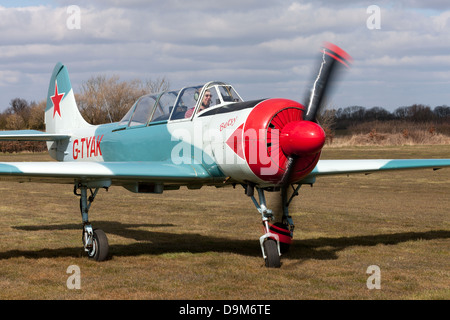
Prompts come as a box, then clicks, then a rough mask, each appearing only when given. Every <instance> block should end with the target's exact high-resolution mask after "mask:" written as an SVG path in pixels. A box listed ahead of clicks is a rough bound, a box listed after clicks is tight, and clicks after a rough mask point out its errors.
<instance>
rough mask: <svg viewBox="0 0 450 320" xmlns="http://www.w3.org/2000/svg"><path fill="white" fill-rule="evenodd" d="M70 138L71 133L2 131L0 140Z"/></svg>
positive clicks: (54, 139)
mask: <svg viewBox="0 0 450 320" xmlns="http://www.w3.org/2000/svg"><path fill="white" fill-rule="evenodd" d="M69 138H70V136H69V135H65V134H58V133H46V132H42V131H37V130H14V131H0V140H3V141H56V140H64V139H69Z"/></svg>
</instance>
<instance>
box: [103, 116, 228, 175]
mask: <svg viewBox="0 0 450 320" xmlns="http://www.w3.org/2000/svg"><path fill="white" fill-rule="evenodd" d="M172 125H173V124H172ZM176 125H178V124H176ZM179 125H180V128H183V127H184V126H186V122H180V123H179ZM95 136H96V137H97V136H103V137H102V140H101V152H102V156H103V160H104V161H106V162H115V161H159V162H171V161H172V150H173V149H174V148H175V147H176V146H178V148H177V149H184V148H180V144H182V145H183V146H184V147H185V148H186V150H190V154H189V155H188V156H189V158H188V159H187V160H186V162H187V163H190V162H191V161H192V163H194V162H195V163H199V164H202V165H203V167H204V168H205V169H206V170H207V171H208V172H209V174H210V175H211V176H213V177H217V178H222V177H225V175H224V174H223V172H222V171H221V170H220V168H219V167H218V165H217V164H216V163H215V162H214V161H211V159H209V158H207V159H204V158H205V157H204V153H203V150H199V149H197V148H195V147H194V146H192V145H191V144H188V143H187V142H182V141H180V140H178V139H174V138H173V137H172V135H171V134H170V132H169V130H168V128H167V121H161V122H158V123H151V124H150V125H148V126H145V125H141V126H134V127H126V126H121V125H119V124H118V123H113V124H106V125H101V126H99V127H98V128H97V130H96V132H95ZM193 158H195V160H194V159H193ZM205 160H206V161H205Z"/></svg>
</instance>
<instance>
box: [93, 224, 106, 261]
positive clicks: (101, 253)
mask: <svg viewBox="0 0 450 320" xmlns="http://www.w3.org/2000/svg"><path fill="white" fill-rule="evenodd" d="M108 251H109V244H108V238H107V237H106V234H105V232H103V230H101V229H95V230H94V240H93V245H92V249H91V250H90V251H89V252H88V257H89V259H92V260H95V261H105V260H106V258H107V257H108Z"/></svg>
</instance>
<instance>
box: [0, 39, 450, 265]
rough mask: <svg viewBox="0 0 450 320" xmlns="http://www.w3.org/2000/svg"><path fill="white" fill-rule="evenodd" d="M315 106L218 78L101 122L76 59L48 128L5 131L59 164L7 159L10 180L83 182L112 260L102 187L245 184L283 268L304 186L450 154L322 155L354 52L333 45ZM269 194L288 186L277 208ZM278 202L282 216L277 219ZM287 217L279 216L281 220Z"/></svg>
mask: <svg viewBox="0 0 450 320" xmlns="http://www.w3.org/2000/svg"><path fill="white" fill-rule="evenodd" d="M319 58H320V59H319V63H318V71H317V74H316V75H315V76H314V78H313V83H312V86H311V88H310V90H309V91H307V94H306V99H305V103H303V104H302V103H299V102H296V101H293V100H289V99H282V98H265V99H259V100H251V101H244V100H243V99H242V98H241V96H240V95H239V94H238V93H237V91H236V90H235V89H234V87H233V86H232V85H230V84H228V83H224V82H220V81H212V82H208V83H206V84H203V85H198V86H188V87H184V88H182V89H180V90H168V91H164V92H161V93H157V94H153V93H151V94H147V95H144V96H142V97H140V98H139V99H138V100H137V101H136V103H135V104H134V105H133V106H132V107H131V108H130V110H129V111H128V112H127V113H126V115H125V116H124V117H123V118H122V119H121V120H120V121H119V122H115V123H108V124H101V125H91V124H89V123H87V122H86V121H85V120H84V118H83V117H82V115H81V114H80V112H79V110H78V107H77V104H76V101H75V97H74V91H73V88H72V85H71V82H70V79H69V74H68V71H67V68H66V66H64V65H63V64H62V63H57V64H56V66H55V67H54V69H53V73H52V75H51V78H50V84H49V89H48V94H47V105H46V109H45V125H46V130H45V132H41V131H36V130H16V131H2V132H0V140H3V141H46V143H47V148H48V151H49V154H50V156H51V157H52V158H53V159H55V160H57V161H49V162H3V163H0V179H1V180H14V181H19V182H38V183H61V184H71V185H73V189H74V194H75V195H77V196H78V197H80V211H81V220H82V232H83V236H82V242H83V248H84V251H85V252H86V254H87V256H88V257H89V258H90V259H93V260H96V261H104V260H107V259H108V250H109V245H108V238H107V236H106V234H105V232H104V231H103V230H101V229H94V227H93V225H92V223H91V222H90V221H89V209H90V207H91V205H92V202H93V201H94V199H95V197H96V196H97V194H98V192H99V190H100V189H103V188H104V189H108V188H109V187H111V186H122V187H124V188H125V189H126V190H128V191H131V192H133V193H154V194H161V193H163V192H164V191H166V190H177V189H179V188H180V187H187V188H188V189H198V188H201V187H203V186H216V187H217V192H220V188H221V187H226V186H236V185H238V186H239V185H240V186H242V187H243V191H244V193H245V195H247V196H248V197H249V198H250V199H251V200H252V202H253V203H254V205H255V207H256V209H257V211H258V212H259V213H260V214H261V219H262V224H263V229H264V231H263V233H264V234H263V235H262V236H261V237H260V239H259V245H260V247H261V251H262V257H263V259H264V263H265V266H266V267H269V268H279V267H281V256H282V255H283V254H284V253H286V252H287V251H288V250H289V247H290V245H291V243H292V239H293V234H294V223H293V219H292V217H291V216H290V214H289V205H290V204H291V202H292V200H293V198H294V197H295V196H297V195H298V194H299V189H300V187H301V186H302V185H313V184H314V183H315V181H316V178H318V177H319V178H320V177H321V176H326V175H342V174H353V173H371V172H377V171H384V170H405V169H419V168H433V169H440V168H443V167H448V166H450V159H372V160H370V159H369V160H320V155H321V151H322V148H323V146H324V144H325V138H326V136H325V133H324V130H323V129H322V127H321V126H320V124H319V121H318V115H319V114H320V111H321V108H322V105H323V101H324V98H325V97H326V93H327V91H328V89H327V87H328V84H329V83H331V82H332V81H334V80H335V79H336V78H335V75H336V72H337V71H336V70H339V69H340V68H349V67H350V65H351V63H352V58H351V56H350V55H349V54H348V53H346V52H345V51H344V50H342V49H341V48H340V47H338V46H336V45H334V44H331V43H325V44H324V45H323V47H322V48H321V50H320V54H319ZM265 192H277V193H279V197H277V199H278V203H276V204H272V205H271V206H270V207H271V208H272V209H270V208H269V206H268V204H267V203H266V198H265ZM277 209H279V210H280V212H281V217H275V215H276V214H275V213H276V211H277ZM277 219H278V220H279V221H275V220H277Z"/></svg>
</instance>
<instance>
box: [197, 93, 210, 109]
mask: <svg viewBox="0 0 450 320" xmlns="http://www.w3.org/2000/svg"><path fill="white" fill-rule="evenodd" d="M210 105H211V92H210V91H209V90H206V91H205V94H204V95H203V100H202V104H201V106H200V110H204V109H206V108H209V106H210Z"/></svg>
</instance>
